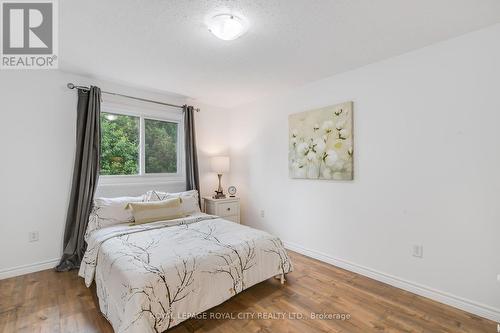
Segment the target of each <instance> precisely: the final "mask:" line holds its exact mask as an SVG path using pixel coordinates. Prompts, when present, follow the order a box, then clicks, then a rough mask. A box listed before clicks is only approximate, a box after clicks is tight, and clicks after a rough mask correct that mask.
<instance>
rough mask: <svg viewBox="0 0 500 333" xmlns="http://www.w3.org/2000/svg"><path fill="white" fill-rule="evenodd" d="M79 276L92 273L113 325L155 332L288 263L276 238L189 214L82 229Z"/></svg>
mask: <svg viewBox="0 0 500 333" xmlns="http://www.w3.org/2000/svg"><path fill="white" fill-rule="evenodd" d="M87 243H88V248H87V251H86V253H85V257H84V259H83V261H82V264H81V267H80V272H79V274H80V276H82V277H83V278H85V283H86V285H87V286H90V285H91V283H92V281H93V280H94V279H95V282H96V287H97V288H96V289H97V295H98V297H99V305H100V308H101V311H102V313H103V314H104V315H105V316H106V318H107V319H108V320H109V321H110V322H111V324H112V325H113V328H114V330H115V332H118V333H121V332H127V333H134V332H163V331H165V330H167V329H168V328H170V327H173V326H175V325H177V324H179V323H180V322H182V321H184V320H186V319H188V317H189V316H193V315H195V314H198V313H201V312H203V311H205V310H208V309H210V308H212V307H214V306H216V305H218V304H220V303H222V302H224V301H226V300H227V299H229V298H231V297H232V296H234V295H235V294H237V293H239V292H241V291H243V290H245V289H246V288H248V287H251V286H252V285H254V284H257V283H259V282H262V281H264V280H266V279H268V278H271V277H273V276H276V275H280V274H286V273H289V272H290V271H291V270H292V264H291V262H290V259H289V257H288V255H287V253H286V251H285V249H284V247H283V245H282V243H281V241H280V240H279V239H278V238H276V237H274V236H272V235H270V234H268V233H266V232H263V231H259V230H256V229H252V228H249V227H245V226H242V225H239V224H236V223H233V222H229V221H227V220H224V219H221V218H218V217H215V216H211V215H206V214H202V213H199V214H196V215H194V216H192V217H187V218H183V219H177V220H172V221H166V222H155V223H150V224H145V225H139V226H128V225H126V224H125V225H124V224H121V225H114V226H110V227H106V228H103V229H99V230H95V231H93V232H92V233H90V234H89V235H88V236H87Z"/></svg>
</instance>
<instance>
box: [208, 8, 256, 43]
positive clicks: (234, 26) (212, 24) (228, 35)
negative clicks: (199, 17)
mask: <svg viewBox="0 0 500 333" xmlns="http://www.w3.org/2000/svg"><path fill="white" fill-rule="evenodd" d="M207 25H208V31H210V32H211V33H213V34H214V35H215V36H216V37H217V38H220V39H222V40H234V39H236V38H238V37H241V36H242V35H243V34H244V33H245V32H247V30H248V25H247V24H246V22H245V20H243V19H242V18H241V17H238V16H235V15H233V14H218V15H215V16H213V17H212V18H210V19H208V22H207Z"/></svg>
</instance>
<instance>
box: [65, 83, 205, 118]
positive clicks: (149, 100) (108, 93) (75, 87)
mask: <svg viewBox="0 0 500 333" xmlns="http://www.w3.org/2000/svg"><path fill="white" fill-rule="evenodd" d="M66 86H67V87H68V88H69V89H78V90H85V91H89V90H90V88H89V87H85V86H77V85H74V84H73V83H71V82H70V83H68V84H67V85H66ZM101 92H102V93H103V94H106V95H113V96H120V97H125V98H130V99H135V100H137V101H142V102H149V103H154V104H160V105H166V106H172V107H174V108H179V109H182V108H184V105H176V104H170V103H164V102H158V101H153V100H151V99H146V98H140V97H134V96H129V95H123V94H118V93H114V92H109V91H104V90H102V91H101ZM194 110H195V111H196V112H200V109H194Z"/></svg>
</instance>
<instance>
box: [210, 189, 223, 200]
mask: <svg viewBox="0 0 500 333" xmlns="http://www.w3.org/2000/svg"><path fill="white" fill-rule="evenodd" d="M212 198H214V199H226V195H225V194H224V193H223V192H222V191H221V192H219V191H215V195H214V196H213V197H212Z"/></svg>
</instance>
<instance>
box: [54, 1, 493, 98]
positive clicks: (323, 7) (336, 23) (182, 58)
mask: <svg viewBox="0 0 500 333" xmlns="http://www.w3.org/2000/svg"><path fill="white" fill-rule="evenodd" d="M59 4H60V11H61V16H60V17H61V19H60V51H61V66H60V67H61V68H62V69H63V70H67V71H73V72H76V73H80V74H84V75H89V76H94V77H96V78H102V79H108V80H113V81H117V82H120V83H126V84H130V85H133V86H141V87H147V88H154V89H156V90H164V91H169V92H174V93H177V94H182V95H186V96H190V97H193V98H196V99H199V100H200V101H203V102H205V103H209V104H214V105H219V106H225V107H232V106H236V105H238V104H243V103H246V102H249V101H252V100H254V99H257V98H259V97H263V96H265V95H267V94H271V93H276V92H280V91H283V90H285V89H289V88H292V87H295V86H297V85H302V84H305V83H307V82H310V81H315V80H318V79H321V78H324V77H328V76H331V75H333V74H335V73H340V72H343V71H346V70H349V69H352V68H356V67H359V66H363V65H366V64H368V63H372V62H374V61H378V60H382V59H385V58H388V57H391V56H395V55H398V54H401V53H404V52H407V51H410V50H413V49H417V48H420V47H423V46H426V45H429V44H432V43H435V42H438V41H441V40H445V39H448V38H451V37H454V36H458V35H461V34H464V33H467V32H470V31H473V30H477V29H480V28H482V27H485V26H488V25H492V24H494V23H498V22H500V1H499V0H404V1H403V0H241V1H239V0H238V1H236V0H234V1H230V0H224V1H222V0H219V1H208V0H205V1H202V0H182V1H181V0H177V1H173V0H148V1H146V0H106V1H103V0H86V1H80V0H64V1H60V2H59ZM228 11H229V12H232V13H235V14H240V15H244V16H245V17H246V18H247V19H248V20H249V21H250V29H249V31H248V33H247V34H246V35H244V36H243V37H241V38H239V39H237V40H235V41H222V40H218V39H216V38H215V37H214V36H213V35H211V34H210V33H209V32H208V31H207V29H206V27H205V25H204V19H205V17H206V16H207V15H210V14H214V13H218V12H228Z"/></svg>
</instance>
